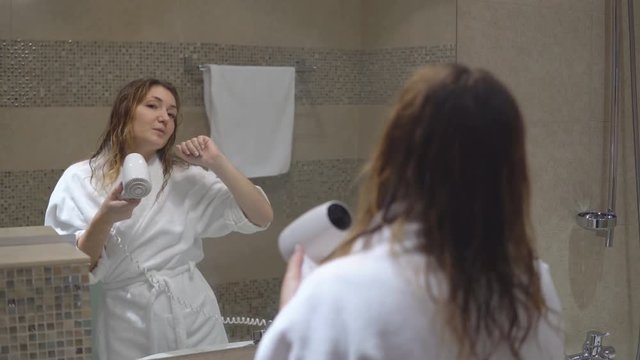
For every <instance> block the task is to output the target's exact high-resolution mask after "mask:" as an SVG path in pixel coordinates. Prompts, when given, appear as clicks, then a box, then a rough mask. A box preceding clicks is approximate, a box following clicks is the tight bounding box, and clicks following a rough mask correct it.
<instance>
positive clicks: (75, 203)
mask: <svg viewBox="0 0 640 360" xmlns="http://www.w3.org/2000/svg"><path fill="white" fill-rule="evenodd" d="M85 178H86V176H84V174H83V167H82V165H81V164H75V165H72V166H70V167H69V168H68V169H67V170H65V172H64V173H63V174H62V176H61V177H60V179H59V180H58V183H57V184H56V186H55V188H54V189H53V192H52V193H51V197H50V198H49V204H48V206H47V210H46V212H45V217H44V224H45V225H48V226H51V227H52V228H53V229H54V230H55V231H56V232H57V233H58V234H60V235H68V234H74V235H75V240H76V243H75V244H74V245H76V246H77V241H78V239H79V238H80V236H81V235H82V234H83V233H84V231H85V230H86V229H87V228H88V227H89V223H90V222H91V219H92V217H93V214H94V213H95V211H93V208H95V204H98V203H100V199H97V197H96V196H95V194H94V193H93V190H92V188H91V187H90V184H89V183H88V182H87V181H88V180H87V179H85ZM88 212H91V214H89V213H88ZM108 262H109V261H108V258H107V254H106V252H105V251H104V249H103V250H102V255H101V257H100V259H99V260H98V264H97V266H96V267H95V268H94V269H93V271H92V272H91V273H90V274H89V275H90V276H89V277H90V282H91V283H94V282H96V281H97V280H98V279H99V278H101V277H102V275H103V273H104V272H105V271H106V269H107V266H106V264H107V263H108Z"/></svg>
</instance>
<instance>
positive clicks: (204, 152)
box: [176, 135, 223, 168]
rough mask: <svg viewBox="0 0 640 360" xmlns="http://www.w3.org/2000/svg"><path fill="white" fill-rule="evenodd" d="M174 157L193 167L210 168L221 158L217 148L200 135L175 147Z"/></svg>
mask: <svg viewBox="0 0 640 360" xmlns="http://www.w3.org/2000/svg"><path fill="white" fill-rule="evenodd" d="M176 155H178V157H180V158H181V159H182V160H184V161H186V162H189V163H191V164H194V165H199V166H203V167H206V168H212V167H213V165H214V164H215V163H216V161H217V160H218V159H220V158H222V157H223V155H222V152H221V151H220V149H218V146H216V144H215V143H214V142H213V140H211V138H209V137H208V136H204V135H200V136H196V137H194V138H191V139H189V140H187V141H183V142H181V143H180V144H178V145H176Z"/></svg>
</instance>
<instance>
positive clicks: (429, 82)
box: [334, 64, 546, 359]
mask: <svg viewBox="0 0 640 360" xmlns="http://www.w3.org/2000/svg"><path fill="white" fill-rule="evenodd" d="M524 140H525V138H524V127H523V120H522V117H521V114H520V111H519V109H518V106H517V104H516V101H515V100H514V98H513V97H512V95H511V94H510V92H509V91H508V90H507V88H506V87H505V86H504V85H503V84H502V83H500V82H499V81H498V80H497V79H496V78H495V77H494V76H492V75H491V74H490V73H488V72H486V71H483V70H473V69H470V68H468V67H465V66H463V65H459V64H452V65H440V66H427V67H424V68H421V69H420V70H418V71H417V72H416V73H415V74H414V75H413V76H412V77H411V78H410V79H409V80H408V82H407V83H406V85H405V86H404V88H403V90H402V91H401V93H400V95H399V98H398V99H397V101H396V103H395V106H394V109H393V111H392V113H391V116H390V119H389V121H388V122H387V125H386V128H385V130H384V132H383V136H382V139H381V142H380V143H379V145H378V147H377V148H376V149H375V152H374V155H373V157H372V159H371V161H370V162H369V163H368V165H367V166H366V168H365V171H364V178H365V182H364V184H363V187H362V189H361V190H362V191H361V196H360V206H359V209H360V212H359V214H358V216H357V221H356V224H355V226H354V229H353V231H352V232H351V234H350V236H349V238H348V239H347V241H346V242H345V244H344V245H343V246H342V247H341V248H340V249H338V251H337V252H336V254H334V255H335V256H341V255H346V254H348V253H349V252H350V251H351V247H352V245H353V244H354V242H355V241H356V240H357V239H358V238H360V237H363V236H365V237H366V235H368V234H371V233H374V232H376V231H378V230H379V229H380V228H382V227H383V226H386V225H393V226H396V225H398V224H403V223H409V222H412V223H418V224H419V225H420V231H419V239H420V245H419V249H420V251H421V252H423V253H424V254H426V255H427V258H428V259H429V260H428V261H427V264H428V265H427V268H426V269H425V271H427V272H437V273H441V274H443V275H444V277H445V279H446V284H447V289H448V290H447V294H446V298H445V299H444V301H442V306H444V308H443V310H444V311H443V315H444V319H445V323H446V324H447V326H448V327H449V330H450V332H451V334H453V336H454V339H455V340H456V342H457V344H458V345H459V353H458V356H459V358H464V359H470V358H473V359H475V358H479V359H485V358H488V357H489V355H488V354H486V352H487V351H491V350H492V349H495V348H496V347H497V345H499V344H504V343H506V344H507V345H508V349H509V350H510V352H511V354H512V355H513V357H514V358H516V359H519V358H520V355H519V352H520V348H521V347H522V344H523V343H524V341H525V339H526V337H527V335H528V334H529V333H530V331H531V329H532V327H533V326H534V324H535V323H537V321H538V320H539V318H540V316H541V314H542V313H543V312H544V311H545V309H546V304H545V302H544V298H543V295H542V290H541V286H540V280H539V276H538V273H537V271H536V269H535V266H534V261H535V253H534V249H533V245H532V240H531V235H530V233H531V230H530V223H529V177H528V171H527V162H526V159H525V142H524ZM395 233H396V232H394V234H395ZM392 241H393V242H394V243H397V242H400V241H402V239H401V238H400V237H399V236H395V237H394V239H393V240H392ZM487 341H488V344H489V345H488V346H487V345H486V344H487ZM494 345H495V346H494Z"/></svg>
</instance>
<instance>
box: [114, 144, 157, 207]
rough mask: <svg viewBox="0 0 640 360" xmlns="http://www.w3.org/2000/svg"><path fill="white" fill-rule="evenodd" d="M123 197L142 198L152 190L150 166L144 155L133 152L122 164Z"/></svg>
mask: <svg viewBox="0 0 640 360" xmlns="http://www.w3.org/2000/svg"><path fill="white" fill-rule="evenodd" d="M121 174H122V185H123V190H122V195H121V197H122V198H123V199H142V198H143V197H145V196H147V195H149V193H150V192H151V180H150V176H149V167H148V166H147V161H146V160H145V159H144V157H143V156H142V155H140V154H138V153H131V154H129V155H127V156H126V157H125V158H124V164H122V172H121Z"/></svg>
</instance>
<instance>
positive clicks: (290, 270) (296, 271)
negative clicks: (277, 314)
mask: <svg viewBox="0 0 640 360" xmlns="http://www.w3.org/2000/svg"><path fill="white" fill-rule="evenodd" d="M303 260H304V250H303V249H302V246H300V245H296V247H295V251H294V252H293V255H291V258H290V259H289V261H288V263H287V271H286V272H285V274H284V278H283V279H282V286H281V287H280V309H282V308H283V307H284V306H285V305H287V303H288V302H289V300H291V298H292V297H293V295H295V293H296V292H297V291H298V288H299V287H300V283H301V282H302V261H303Z"/></svg>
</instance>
